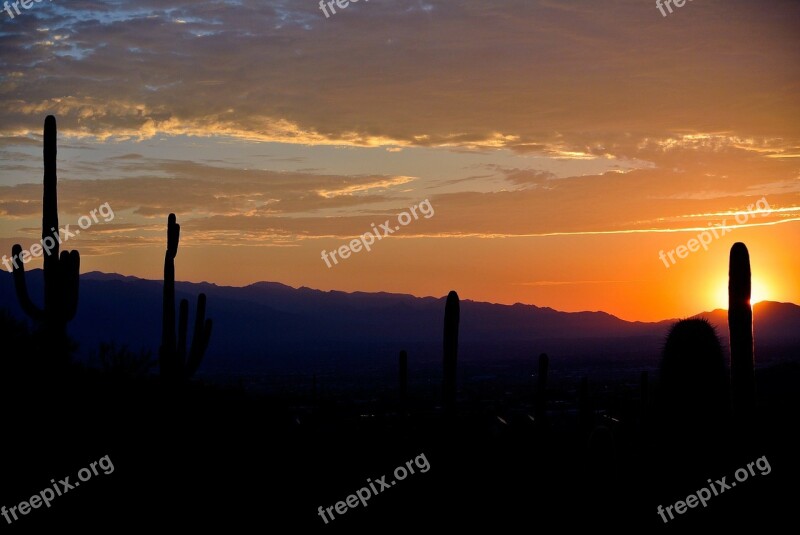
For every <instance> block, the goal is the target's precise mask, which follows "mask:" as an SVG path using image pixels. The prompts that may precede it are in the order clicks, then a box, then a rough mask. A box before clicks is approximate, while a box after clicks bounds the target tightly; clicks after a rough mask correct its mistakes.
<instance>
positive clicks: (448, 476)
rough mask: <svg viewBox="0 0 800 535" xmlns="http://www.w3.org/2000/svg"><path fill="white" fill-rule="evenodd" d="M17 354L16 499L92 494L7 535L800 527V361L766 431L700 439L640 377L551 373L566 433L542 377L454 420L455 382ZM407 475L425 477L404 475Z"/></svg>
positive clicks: (20, 523) (470, 405)
mask: <svg viewBox="0 0 800 535" xmlns="http://www.w3.org/2000/svg"><path fill="white" fill-rule="evenodd" d="M4 346H5V347H4V350H3V354H2V365H1V366H0V385H1V387H0V402H1V403H2V405H0V406H2V409H3V411H2V413H3V423H2V453H3V455H2V462H0V505H3V506H5V507H6V509H7V510H8V508H10V507H18V508H19V504H20V503H21V502H23V501H29V500H30V498H31V496H33V495H40V496H41V494H40V493H42V492H43V491H45V489H47V488H53V486H54V484H55V485H56V486H57V487H58V488H59V489H62V488H63V485H61V484H59V483H58V481H59V480H63V479H64V478H66V477H68V476H69V484H70V485H75V483H76V482H79V483H80V485H78V486H74V488H72V489H71V490H69V491H68V492H66V493H64V494H63V495H62V496H55V497H54V498H53V499H52V501H51V504H50V507H46V506H45V505H44V504H41V503H40V504H39V507H38V508H36V509H30V510H29V511H28V513H27V514H26V515H20V514H19V512H18V511H17V515H18V520H16V521H13V517H12V516H11V515H10V513H9V518H10V519H11V520H12V523H11V524H9V523H8V522H7V521H6V520H5V519H3V518H2V517H0V530H3V531H4V532H7V533H12V532H18V533H42V532H43V531H42V530H44V529H49V528H54V527H65V526H70V527H74V528H77V529H78V530H80V531H81V532H83V533H101V532H102V533H117V532H132V530H134V529H147V528H150V527H160V528H162V527H163V528H167V529H176V530H184V529H187V528H200V527H214V528H223V527H224V528H227V531H226V532H227V533H243V532H247V533H250V532H267V533H268V532H275V533H287V532H289V530H295V529H302V530H303V531H304V532H305V531H318V532H341V533H373V532H381V531H383V532H389V533H394V532H399V531H400V530H407V529H414V528H429V527H437V528H442V529H446V530H465V529H467V528H469V529H474V528H479V529H484V528H488V529H492V530H493V531H492V532H498V533H505V532H519V531H520V530H523V529H525V530H534V531H536V530H537V529H538V530H540V531H541V532H544V530H545V529H547V530H548V531H549V530H551V529H554V528H557V529H562V530H570V529H574V528H581V527H587V528H588V527H605V526H608V527H611V529H612V530H613V531H614V532H622V533H627V532H630V533H651V532H659V531H665V532H666V531H672V532H684V531H686V530H688V529H690V528H699V527H707V528H713V529H715V532H718V530H719V529H725V528H733V527H738V528H740V527H744V526H752V527H756V528H759V529H760V530H761V532H764V533H770V532H774V530H775V529H777V528H776V527H777V526H781V525H793V524H794V520H795V519H794V509H795V508H796V502H797V496H798V493H797V475H798V473H800V472H798V460H797V451H798V446H800V444H798V438H797V426H798V417H797V415H798V414H799V413H798V410H800V402H799V401H798V400H799V399H800V396H799V395H798V390H797V385H798V384H800V367H798V365H797V364H791V363H790V364H782V365H779V366H775V367H772V368H768V369H764V370H760V371H759V373H758V377H757V379H758V389H759V408H758V414H757V415H756V418H755V420H754V422H753V423H752V424H751V425H750V426H742V425H732V424H728V423H725V424H724V425H720V427H719V429H713V430H712V431H709V430H703V429H701V430H695V431H691V430H689V431H687V430H681V429H677V430H674V429H669V430H667V429H665V428H663V426H661V425H660V424H659V422H658V420H657V419H656V418H654V417H652V416H651V415H650V414H649V410H650V406H649V404H643V403H642V400H641V395H640V391H639V389H638V386H637V381H638V379H639V376H638V373H635V372H632V371H631V372H630V373H629V371H625V370H620V372H619V373H618V377H617V378H616V379H614V378H608V377H606V378H603V380H602V381H601V382H596V383H592V390H591V396H590V397H589V401H590V405H587V404H586V402H584V405H583V406H582V405H581V403H580V402H579V399H578V394H577V388H576V386H577V385H576V384H575V382H574V381H573V378H572V377H571V376H569V377H567V376H566V375H564V376H560V375H559V370H558V369H557V367H556V368H553V369H551V386H550V387H549V388H548V406H547V408H548V412H547V418H546V421H542V419H539V420H538V421H537V420H536V419H535V418H533V414H534V411H533V403H532V395H531V394H532V392H531V389H530V388H529V385H528V382H527V381H526V380H524V379H521V380H519V381H517V382H516V383H513V384H508V385H504V384H502V382H498V381H496V380H495V381H485V382H480V381H477V382H471V383H469V384H468V385H467V386H463V387H461V388H460V400H459V408H458V413H457V414H456V416H455V418H446V417H445V415H444V414H442V411H441V409H440V408H439V407H438V406H437V404H436V397H437V394H438V387H437V384H436V383H437V381H436V380H435V379H436V378H435V377H431V378H430V380H429V381H427V382H426V383H424V384H421V385H418V386H417V387H413V388H411V390H410V392H409V400H408V402H407V403H406V404H405V406H403V405H401V404H400V402H399V400H398V397H397V392H396V391H395V390H394V389H387V388H375V389H370V388H368V386H365V385H361V387H359V388H353V389H350V390H336V391H331V390H326V389H324V388H323V387H322V386H320V387H318V388H316V389H314V388H310V389H307V390H306V391H305V392H294V391H292V390H291V389H287V390H286V391H284V392H283V393H281V394H280V395H275V394H272V395H270V394H253V393H250V392H247V391H246V390H245V389H244V388H241V387H221V386H213V385H209V384H202V383H198V382H194V383H187V384H183V385H171V386H170V385H165V384H164V383H163V382H161V381H160V380H159V379H158V378H157V377H154V376H142V377H139V378H136V377H131V376H130V375H122V374H113V373H108V372H101V371H97V370H90V369H86V368H84V367H82V366H77V365H70V366H68V367H64V368H57V367H56V368H53V367H52V366H50V365H49V364H47V362H46V358H45V357H46V356H42V355H36V351H35V349H34V350H32V351H31V350H30V348H27V349H28V352H27V353H24V352H23V351H22V350H21V349H20V347H19V344H18V341H17V342H15V343H12V344H9V342H8V340H6V344H4ZM106 456H108V457H107V459H106V460H105V461H103V462H101V463H99V464H96V465H95V468H96V469H97V472H98V473H97V475H95V474H94V473H91V477H88V478H87V476H88V475H90V473H89V471H84V472H82V475H83V476H84V479H86V481H83V482H81V481H80V480H79V479H78V473H79V471H80V470H81V469H82V468H84V467H90V465H91V463H92V462H97V461H98V460H100V459H101V458H105V457H106ZM762 457H765V458H766V462H768V464H769V470H766V469H764V466H766V464H765V462H764V461H762V463H761V464H760V465H758V466H753V472H754V474H753V473H748V474H747V479H746V480H744V481H741V482H738V483H737V485H736V486H735V487H734V486H731V488H729V489H727V490H725V491H724V492H723V493H722V494H719V495H717V496H712V497H711V498H710V499H709V500H708V501H707V505H706V507H702V506H701V505H697V506H696V507H694V508H691V509H688V508H687V510H686V512H685V513H683V514H681V515H678V514H675V519H674V520H670V521H669V522H668V523H664V521H663V520H662V519H661V517H660V516H659V514H658V513H657V507H658V506H659V505H662V506H663V507H665V508H666V507H667V506H668V505H674V504H675V502H677V501H679V500H686V498H687V496H688V495H689V494H692V493H695V492H696V491H698V490H700V489H701V488H703V487H706V488H708V487H709V482H708V480H709V479H712V481H716V480H719V479H721V478H722V477H723V476H724V477H726V483H727V484H728V485H730V484H731V483H732V482H734V481H736V479H735V477H734V474H735V472H736V470H737V469H739V468H746V467H747V464H748V463H753V462H755V461H756V460H757V459H759V458H762ZM407 463H408V464H407ZM111 464H113V471H111V470H110V465H111ZM398 466H404V467H406V468H407V469H408V468H409V467H412V468H414V473H413V474H408V475H407V476H406V477H405V478H404V479H403V480H397V479H396V476H397V474H396V473H395V468H397V467H398ZM426 467H427V469H426ZM106 471H109V472H111V473H109V474H106V473H104V472H106ZM767 471H768V472H769V473H766V474H764V475H762V473H763V472H767ZM384 475H386V478H385V482H386V484H387V485H388V488H385V489H383V490H382V491H379V492H378V493H377V495H374V494H375V493H374V492H372V491H371V492H370V494H373V495H372V496H371V497H370V498H368V501H367V506H366V507H364V506H363V505H362V504H361V503H360V502H359V505H357V506H356V507H355V508H352V509H351V508H348V509H347V512H346V513H344V514H339V513H336V510H335V506H336V504H337V502H340V501H346V500H347V498H348V496H350V495H355V494H356V493H357V492H358V491H359V490H360V489H365V490H363V491H362V494H366V492H367V491H366V489H368V488H369V487H370V485H369V483H368V481H367V480H368V478H369V479H370V480H371V482H372V483H373V485H374V488H375V489H376V490H379V489H381V485H380V484H379V483H377V481H378V480H379V479H380V478H381V477H382V476H384ZM399 475H400V476H402V475H403V474H402V472H400V473H399ZM51 480H53V482H51ZM393 480H394V481H395V482H396V484H395V485H391V482H392V481H393ZM715 488H716V485H715ZM46 494H47V493H46V492H45V495H46ZM36 501H37V500H34V502H36ZM351 501H355V499H351ZM320 506H322V507H323V508H328V507H334V509H333V513H334V514H335V516H336V518H335V519H333V520H330V517H328V518H329V521H328V523H327V524H326V523H325V522H324V521H323V519H322V518H321V517H320V516H319V513H318V508H319V507H320ZM340 508H344V506H343V505H340Z"/></svg>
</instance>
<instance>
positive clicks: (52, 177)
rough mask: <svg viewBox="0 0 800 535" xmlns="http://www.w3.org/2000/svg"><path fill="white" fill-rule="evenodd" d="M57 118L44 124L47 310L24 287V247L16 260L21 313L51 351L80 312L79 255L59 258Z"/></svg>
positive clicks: (70, 253) (49, 118) (68, 253)
mask: <svg viewBox="0 0 800 535" xmlns="http://www.w3.org/2000/svg"><path fill="white" fill-rule="evenodd" d="M56 138H57V130H56V118H55V117H53V116H52V115H48V116H47V118H45V121H44V150H43V156H44V194H43V198H42V201H43V202H42V204H43V210H42V249H43V255H44V308H41V309H40V308H38V307H37V306H36V305H34V304H33V302H32V301H31V299H30V297H29V295H28V288H27V285H26V283H25V266H24V263H23V262H22V258H21V253H22V247H21V246H20V245H19V244H15V245H14V246H13V247H12V249H11V254H12V257H13V266H14V268H13V271H14V286H15V288H16V293H17V299H18V300H19V303H20V306H21V307H22V310H24V311H25V314H27V315H28V316H29V317H30V318H31V319H32V320H34V321H36V322H37V323H40V324H41V325H42V326H43V327H44V332H45V336H47V337H48V339H47V340H46V344H50V347H51V349H52V348H54V347H59V346H61V344H63V342H64V341H65V340H64V337H66V327H67V322H69V321H71V320H72V319H73V318H74V317H75V313H76V312H77V310H78V275H79V271H80V255H79V254H78V251H61V255H60V256H59V251H58V250H59V227H58V192H57V182H58V179H57V177H56V154H57V147H56V141H57V139H56Z"/></svg>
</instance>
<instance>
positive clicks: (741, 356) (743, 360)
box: [728, 242, 756, 418]
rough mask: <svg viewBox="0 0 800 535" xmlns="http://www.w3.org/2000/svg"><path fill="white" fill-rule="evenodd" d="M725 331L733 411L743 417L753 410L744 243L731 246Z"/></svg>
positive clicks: (747, 262) (750, 318) (750, 324)
mask: <svg viewBox="0 0 800 535" xmlns="http://www.w3.org/2000/svg"><path fill="white" fill-rule="evenodd" d="M728 329H729V332H730V341H731V388H732V391H733V411H734V414H735V416H736V417H737V418H746V417H747V416H749V415H750V414H752V412H753V410H754V408H755V395H756V394H755V390H756V389H755V370H754V359H753V309H752V307H751V305H750V253H748V251H747V247H746V246H745V244H743V243H741V242H737V243H734V244H733V246H732V247H731V254H730V264H729V270H728Z"/></svg>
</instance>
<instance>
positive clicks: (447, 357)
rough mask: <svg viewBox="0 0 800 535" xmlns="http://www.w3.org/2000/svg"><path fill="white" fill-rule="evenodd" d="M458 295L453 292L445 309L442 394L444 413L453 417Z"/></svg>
mask: <svg viewBox="0 0 800 535" xmlns="http://www.w3.org/2000/svg"><path fill="white" fill-rule="evenodd" d="M459 315H460V311H459V302H458V294H457V293H456V292H455V291H451V292H450V293H449V294H448V295H447V302H446V304H445V307H444V380H443V381H442V394H443V398H444V403H443V406H444V411H445V413H446V414H450V415H452V414H453V412H454V411H455V407H456V362H457V361H458V322H459Z"/></svg>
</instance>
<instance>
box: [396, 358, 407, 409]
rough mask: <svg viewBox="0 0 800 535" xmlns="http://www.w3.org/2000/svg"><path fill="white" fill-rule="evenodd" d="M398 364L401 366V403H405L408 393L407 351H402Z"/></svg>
mask: <svg viewBox="0 0 800 535" xmlns="http://www.w3.org/2000/svg"><path fill="white" fill-rule="evenodd" d="M398 364H399V367H400V374H399V379H400V387H399V396H400V404H401V405H403V404H405V402H406V395H407V394H408V353H406V352H405V351H401V352H400V357H399V362H398Z"/></svg>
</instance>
